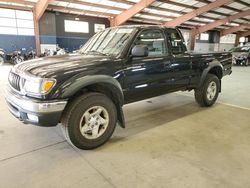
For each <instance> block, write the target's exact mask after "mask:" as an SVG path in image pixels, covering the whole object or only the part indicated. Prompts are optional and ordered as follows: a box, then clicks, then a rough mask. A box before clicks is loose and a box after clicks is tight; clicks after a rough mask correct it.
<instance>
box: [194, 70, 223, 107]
mask: <svg viewBox="0 0 250 188" xmlns="http://www.w3.org/2000/svg"><path fill="white" fill-rule="evenodd" d="M211 83H213V84H216V89H215V95H214V97H213V98H210V99H209V98H208V95H207V92H208V87H209V85H210V84H211ZM219 88H220V81H219V79H218V77H217V76H216V75H214V74H208V75H207V77H206V79H205V81H204V83H203V85H202V86H201V87H200V88H197V89H195V100H196V102H197V103H198V104H199V105H200V106H202V107H208V106H212V105H213V104H214V103H215V102H216V100H217V98H218V95H219Z"/></svg>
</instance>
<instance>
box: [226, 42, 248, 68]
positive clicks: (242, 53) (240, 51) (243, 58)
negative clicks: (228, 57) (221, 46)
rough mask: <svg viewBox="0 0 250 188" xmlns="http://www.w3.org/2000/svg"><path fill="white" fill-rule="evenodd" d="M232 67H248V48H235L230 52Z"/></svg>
mask: <svg viewBox="0 0 250 188" xmlns="http://www.w3.org/2000/svg"><path fill="white" fill-rule="evenodd" d="M230 52H232V55H233V64H234V65H245V66H248V65H249V63H250V46H242V47H235V48H233V49H231V50H230Z"/></svg>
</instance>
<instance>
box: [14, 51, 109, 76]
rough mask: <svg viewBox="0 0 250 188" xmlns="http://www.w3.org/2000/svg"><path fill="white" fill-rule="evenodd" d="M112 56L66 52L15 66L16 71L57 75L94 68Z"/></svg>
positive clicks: (35, 74) (39, 74)
mask: <svg viewBox="0 0 250 188" xmlns="http://www.w3.org/2000/svg"><path fill="white" fill-rule="evenodd" d="M110 59H111V58H110V57H108V56H100V55H82V54H66V55H58V56H50V57H44V58H39V59H33V60H29V61H25V62H23V63H20V64H18V65H16V66H14V69H15V72H17V73H19V72H20V73H26V74H29V75H33V76H37V77H47V78H51V77H56V76H58V75H60V74H64V75H66V74H72V73H73V72H74V73H77V72H80V71H86V70H90V69H93V67H95V68H96V67H97V66H98V65H100V64H103V63H105V62H108V61H109V60H110Z"/></svg>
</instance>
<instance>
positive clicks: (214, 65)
mask: <svg viewBox="0 0 250 188" xmlns="http://www.w3.org/2000/svg"><path fill="white" fill-rule="evenodd" d="M213 70H218V71H219V72H218V73H216V74H215V73H214V71H213ZM211 72H212V73H213V74H215V75H216V76H217V77H218V79H219V80H220V83H221V78H222V76H223V66H222V64H221V63H220V62H219V61H218V60H214V61H212V62H210V63H209V65H208V67H207V68H205V69H204V70H203V72H202V75H201V79H200V82H199V84H198V88H200V87H201V86H202V85H203V84H204V82H205V79H206V77H207V75H208V73H211ZM219 91H221V84H220V88H219Z"/></svg>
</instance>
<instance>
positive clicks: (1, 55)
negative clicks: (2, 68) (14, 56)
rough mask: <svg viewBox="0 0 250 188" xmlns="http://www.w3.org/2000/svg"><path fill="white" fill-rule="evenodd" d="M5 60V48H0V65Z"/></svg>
mask: <svg viewBox="0 0 250 188" xmlns="http://www.w3.org/2000/svg"><path fill="white" fill-rule="evenodd" d="M4 60H5V50H4V49H2V48H0V65H1V64H3V63H4Z"/></svg>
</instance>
